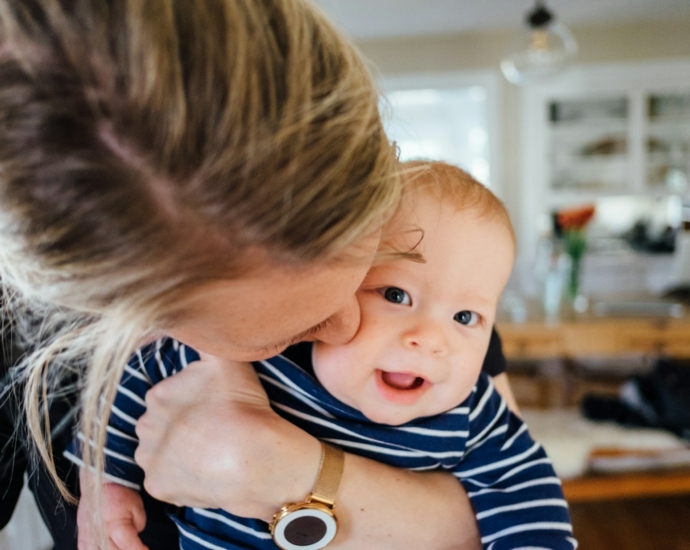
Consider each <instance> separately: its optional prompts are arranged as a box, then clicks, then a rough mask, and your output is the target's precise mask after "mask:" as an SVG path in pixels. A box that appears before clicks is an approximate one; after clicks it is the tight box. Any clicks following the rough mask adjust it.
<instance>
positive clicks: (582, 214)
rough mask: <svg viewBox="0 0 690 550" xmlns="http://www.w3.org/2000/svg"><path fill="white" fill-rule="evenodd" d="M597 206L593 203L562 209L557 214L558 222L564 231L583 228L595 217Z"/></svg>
mask: <svg viewBox="0 0 690 550" xmlns="http://www.w3.org/2000/svg"><path fill="white" fill-rule="evenodd" d="M594 212H595V208H594V205H593V204H589V205H587V206H580V207H578V208H570V209H568V210H561V211H560V212H558V213H557V214H556V217H557V219H558V224H559V225H560V226H561V228H563V231H577V230H580V229H583V228H584V227H585V226H586V225H587V224H588V223H589V221H590V220H591V219H592V218H593V217H594Z"/></svg>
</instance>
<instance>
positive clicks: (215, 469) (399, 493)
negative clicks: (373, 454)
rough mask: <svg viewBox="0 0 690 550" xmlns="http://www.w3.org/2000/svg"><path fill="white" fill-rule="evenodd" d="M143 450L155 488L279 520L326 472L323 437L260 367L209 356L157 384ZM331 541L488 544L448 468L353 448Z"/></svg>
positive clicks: (141, 430)
mask: <svg viewBox="0 0 690 550" xmlns="http://www.w3.org/2000/svg"><path fill="white" fill-rule="evenodd" d="M146 403H147V412H146V414H145V415H144V416H142V417H141V419H140V420H139V423H138V425H137V435H138V436H139V439H140V445H139V448H138V449H137V453H136V455H135V458H136V460H137V462H138V463H139V464H140V465H141V466H142V467H143V468H144V470H145V472H146V481H145V486H146V488H147V490H148V491H149V493H151V494H152V495H153V496H155V497H157V498H160V499H162V500H165V501H168V502H174V503H177V504H184V505H187V506H201V507H217V508H223V509H225V510H227V511H229V512H231V513H234V514H237V515H241V516H245V517H258V518H262V519H264V520H270V519H271V516H272V515H273V513H274V512H275V511H276V510H278V509H279V508H280V507H281V506H282V505H283V504H285V503H287V502H295V501H301V500H303V499H304V498H305V496H306V495H307V494H308V493H309V492H310V491H311V489H312V487H313V485H314V481H315V479H316V475H317V471H318V467H319V460H320V453H321V450H320V444H319V442H318V441H317V440H316V439H315V438H313V437H312V436H310V435H309V434H307V433H306V432H304V431H302V430H301V429H299V428H297V427H296V426H294V425H293V424H291V423H289V422H288V421H286V420H284V419H282V418H281V417H279V416H278V415H277V414H275V413H274V412H273V411H272V410H271V408H270V406H269V405H268V401H267V399H266V395H265V393H264V392H263V389H262V388H261V386H260V384H259V382H258V380H257V378H256V374H255V373H254V370H253V369H252V368H250V367H247V368H240V367H238V365H237V364H235V363H233V364H227V363H225V362H223V361H221V360H218V359H215V358H206V359H204V360H203V361H201V362H198V363H192V364H190V365H189V366H188V367H187V368H186V369H185V370H184V371H182V372H181V373H179V374H177V375H175V376H173V377H170V378H168V379H166V380H164V381H163V382H161V383H159V384H157V385H156V386H154V388H153V389H151V390H150V391H149V392H148V394H147V397H146ZM336 510H337V515H338V521H339V534H338V537H337V538H336V540H335V541H334V542H333V543H332V545H331V546H330V547H331V548H339V549H343V550H346V549H353V550H359V549H361V548H377V549H387V548H390V549H396V550H397V549H405V548H409V549H414V550H417V549H419V548H434V549H445V548H448V549H450V548H453V549H461V550H465V549H466V550H470V549H475V548H480V543H479V534H478V531H477V525H476V521H475V518H474V512H473V511H472V508H471V506H470V503H469V500H468V498H467V496H466V494H465V492H464V491H463V489H462V486H461V485H460V483H458V481H457V480H456V479H455V478H454V477H453V476H452V475H450V474H448V473H437V472H433V473H414V472H410V471H405V470H399V469H396V468H392V467H390V466H386V465H383V464H380V463H377V462H374V461H371V460H368V459H365V458H362V457H358V456H354V455H350V454H347V455H346V460H345V471H344V474H343V479H342V482H341V486H340V490H339V492H338V498H337V508H336Z"/></svg>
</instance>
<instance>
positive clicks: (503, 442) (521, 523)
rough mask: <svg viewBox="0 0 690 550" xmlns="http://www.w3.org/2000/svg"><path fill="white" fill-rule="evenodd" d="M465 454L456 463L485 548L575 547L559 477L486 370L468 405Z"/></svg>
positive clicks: (557, 549)
mask: <svg viewBox="0 0 690 550" xmlns="http://www.w3.org/2000/svg"><path fill="white" fill-rule="evenodd" d="M469 420H470V430H469V431H470V435H469V437H468V440H467V446H466V450H465V456H464V457H463V460H462V461H461V462H460V463H459V464H458V465H457V466H456V467H455V469H454V474H455V475H456V476H457V477H458V479H460V481H461V482H462V484H463V486H464V487H465V490H466V491H467V494H468V496H469V498H470V500H471V502H472V505H473V507H474V510H475V513H476V518H477V522H478V524H479V531H480V533H481V540H482V547H483V548H484V549H486V550H509V549H511V550H512V549H515V548H533V549H537V548H544V549H549V550H573V549H574V548H577V542H576V541H575V539H574V538H573V535H572V527H571V524H570V516H569V513H568V506H567V504H566V501H565V499H564V497H563V491H562V489H561V482H560V480H559V479H558V477H556V474H555V472H554V470H553V467H552V465H551V461H550V460H549V458H548V457H547V456H546V453H545V452H544V450H543V449H542V447H541V446H540V445H539V444H538V443H536V442H535V441H534V440H533V439H532V438H531V437H530V435H529V432H528V431H527V426H526V425H525V424H524V423H523V422H522V421H521V420H520V419H519V418H518V417H517V416H515V415H514V414H512V413H511V412H510V411H509V410H508V408H507V406H506V403H505V401H503V399H502V398H501V396H500V395H499V394H498V393H497V392H496V390H495V389H494V386H493V383H492V382H491V379H490V378H489V377H488V376H486V375H482V376H481V378H480V380H479V382H478V384H477V391H476V392H475V393H474V398H473V399H472V402H471V405H470V416H469Z"/></svg>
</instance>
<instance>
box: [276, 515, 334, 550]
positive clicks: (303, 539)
mask: <svg viewBox="0 0 690 550" xmlns="http://www.w3.org/2000/svg"><path fill="white" fill-rule="evenodd" d="M335 533H336V523H335V519H334V518H333V516H332V515H331V514H329V513H327V512H325V511H323V510H318V509H316V510H315V509H310V508H303V509H301V510H296V511H294V512H291V513H289V514H287V515H286V516H285V517H283V518H282V519H281V520H279V521H278V522H277V523H276V525H275V529H274V531H273V540H274V541H275V543H276V544H277V545H278V546H280V548H282V549H283V550H319V549H320V548H324V547H325V546H326V545H327V544H328V543H329V542H331V541H332V540H333V539H334V538H335Z"/></svg>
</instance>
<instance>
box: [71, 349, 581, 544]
mask: <svg viewBox="0 0 690 550" xmlns="http://www.w3.org/2000/svg"><path fill="white" fill-rule="evenodd" d="M198 358H199V355H198V354H197V353H196V352H195V351H194V350H192V349H191V348H189V347H186V346H184V345H183V344H181V343H179V342H177V341H175V340H172V339H170V338H166V339H162V340H158V341H156V342H154V343H152V344H150V345H149V346H147V347H145V348H143V349H141V350H139V351H138V352H137V354H136V355H135V356H134V357H133V358H132V360H131V361H130V362H129V364H128V365H127V367H126V369H125V374H124V376H123V378H122V382H121V384H120V387H119V390H118V394H117V397H116V399H115V403H114V405H113V408H112V413H111V415H110V420H109V426H108V440H107V444H106V451H105V452H106V477H107V478H108V479H109V480H111V481H114V482H117V483H119V484H121V485H124V486H126V487H130V488H133V489H137V490H138V489H140V488H141V484H142V482H143V479H144V473H143V471H142V470H141V469H140V468H139V467H138V466H137V465H136V463H135V462H134V460H133V456H134V451H135V449H136V446H137V439H136V434H135V431H134V428H135V425H136V422H137V419H138V418H139V417H140V416H141V415H142V414H143V413H144V411H145V401H144V396H145V394H146V392H147V391H148V389H149V388H150V387H151V386H153V385H154V384H156V383H157V382H159V381H161V380H163V379H164V378H166V377H168V376H170V375H172V374H175V373H176V372H178V371H180V370H181V369H183V368H184V367H185V366H186V365H187V364H188V363H190V362H192V361H196V360H197V359H198ZM254 366H255V368H256V370H257V372H258V374H259V378H260V380H261V383H262V384H263V387H264V389H265V390H266V392H267V393H268V396H269V399H270V400H271V405H272V407H273V409H274V410H275V411H276V412H277V413H278V414H280V415H281V416H283V417H284V418H286V419H287V420H289V421H290V422H292V423H293V424H296V425H297V426H299V427H300V428H302V429H304V430H305V431H307V432H309V433H310V434H312V435H313V436H315V437H317V438H319V439H322V440H323V441H327V442H329V443H332V444H334V445H337V446H339V447H341V448H342V449H344V450H345V451H346V452H349V453H353V454H357V455H361V456H365V457H369V458H372V459H374V460H377V461H379V462H383V463H385V464H390V465H392V466H397V467H401V468H407V469H410V470H416V471H425V470H435V469H444V470H448V471H450V472H452V473H453V474H454V475H455V476H456V477H457V478H458V479H459V480H460V482H461V483H462V484H463V486H464V487H465V490H466V491H467V494H468V496H469V498H470V500H471V502H472V505H473V507H474V510H475V513H476V518H477V522H478V524H479V530H480V533H481V539H482V546H483V548H485V549H488V550H508V549H510V550H515V549H520V548H522V549H524V550H527V549H533V550H535V549H549V550H561V549H563V550H573V549H574V548H576V547H577V542H576V541H575V539H574V538H573V537H572V528H571V525H570V518H569V514H568V508H567V504H566V502H565V500H564V498H563V492H562V490H561V483H560V480H559V479H558V478H557V477H556V474H555V473H554V470H553V467H552V466H551V462H550V461H549V459H548V457H547V456H546V454H545V453H544V450H543V449H542V448H541V446H540V445H539V444H538V443H535V442H534V441H533V440H532V438H531V437H530V435H529V433H528V431H527V426H526V425H525V424H524V423H523V422H522V421H521V420H520V419H519V418H517V417H516V416H515V415H513V414H512V413H510V411H509V410H508V408H507V406H506V404H505V401H503V399H502V398H501V397H500V395H499V394H498V393H497V392H496V391H495V390H494V387H493V384H492V382H491V379H490V377H488V376H487V375H485V374H481V375H480V378H479V381H478V382H477V385H476V386H475V388H474V389H473V391H472V393H471V394H470V396H469V397H468V398H467V399H466V400H465V401H464V402H463V403H461V404H459V405H458V406H457V407H455V408H454V409H451V410H449V411H447V412H446V413H443V414H440V415H436V416H431V417H425V418H419V419H416V420H413V421H411V422H408V423H406V424H403V425H401V426H388V425H382V424H376V423H373V422H371V421H370V420H368V419H367V418H366V417H365V416H364V415H363V414H362V413H360V412H359V411H357V410H356V409H353V408H352V407H350V406H348V405H345V404H344V403H342V402H341V401H339V400H338V399H336V398H335V397H333V396H331V395H330V394H329V393H328V392H326V390H325V389H324V388H323V387H322V386H321V385H320V384H319V382H318V381H317V380H316V379H315V378H314V376H313V375H312V374H310V373H309V372H308V371H307V370H304V369H302V368H301V367H299V366H297V365H295V364H294V363H292V362H291V361H289V360H287V359H285V358H284V357H281V356H277V357H274V358H272V359H269V360H266V361H261V362H258V363H255V365H254ZM81 440H82V441H83V436H81ZM68 456H69V457H70V458H71V459H72V460H74V461H75V462H77V463H80V462H81V461H80V460H79V458H78V457H77V456H75V455H74V454H72V453H69V452H68ZM171 515H172V517H173V519H174V520H175V522H176V523H177V526H178V528H179V531H180V548H182V549H183V550H206V549H209V548H210V549H232V548H245V549H246V548H250V549H256V550H264V549H266V550H268V549H270V550H276V548H277V546H276V545H275V544H274V543H273V540H272V538H271V535H270V533H269V530H268V524H267V523H265V522H263V521H261V520H255V519H246V518H240V517H237V516H233V515H232V514H228V513H227V512H224V511H223V510H204V509H200V508H181V509H179V510H177V511H176V512H175V513H173V514H171Z"/></svg>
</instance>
